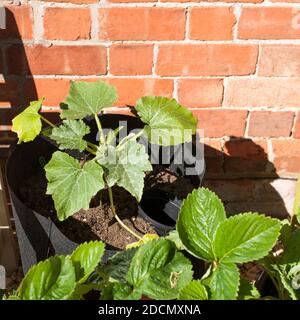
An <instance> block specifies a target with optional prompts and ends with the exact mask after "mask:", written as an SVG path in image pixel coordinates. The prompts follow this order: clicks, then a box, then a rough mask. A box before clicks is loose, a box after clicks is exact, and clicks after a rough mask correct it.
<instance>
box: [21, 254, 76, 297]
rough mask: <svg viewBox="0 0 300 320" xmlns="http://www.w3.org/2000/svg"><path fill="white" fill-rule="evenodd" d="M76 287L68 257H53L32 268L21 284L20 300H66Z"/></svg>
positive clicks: (72, 267) (73, 272)
mask: <svg viewBox="0 0 300 320" xmlns="http://www.w3.org/2000/svg"><path fill="white" fill-rule="evenodd" d="M75 285H76V275H75V269H74V266H73V264H72V261H71V260H70V258H69V257H63V256H55V257H51V258H49V259H47V260H45V261H43V262H40V263H39V264H37V265H35V266H33V267H32V268H31V269H30V270H29V271H28V273H27V274H26V276H25V278H24V279H23V281H22V282H21V284H20V286H19V289H18V296H19V297H20V299H21V300H66V299H69V298H70V297H71V295H72V294H73V291H74V289H75Z"/></svg>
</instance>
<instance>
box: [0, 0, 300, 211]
mask: <svg viewBox="0 0 300 320" xmlns="http://www.w3.org/2000/svg"><path fill="white" fill-rule="evenodd" d="M297 2H299V0H294V1H293V0H286V1H284V0H282V1H281V0H279V1H278V0H272V1H270V0H265V1H264V0H224V1H222V2H219V1H214V0H210V1H207V2H205V1H193V2H190V1H188V0H186V1H185V0H177V1H176V0H175V1H174V0H167V1H165V0H161V1H156V0H148V1H147V0H142V1H141V0H49V1H48V0H44V1H30V0H27V1H14V4H13V1H3V4H4V5H5V7H6V8H7V11H6V13H7V29H6V30H0V48H1V50H0V74H3V75H4V78H3V80H2V83H0V129H1V131H0V132H1V133H0V136H1V138H0V144H1V145H2V149H0V150H1V153H2V155H4V154H5V152H4V150H5V147H7V146H8V145H9V143H10V142H11V141H12V139H13V136H12V134H11V133H10V131H9V130H10V122H11V118H12V117H13V116H14V115H15V114H16V113H18V112H19V110H21V109H22V107H24V105H26V104H27V103H28V101H29V100H31V99H35V98H37V97H41V96H45V97H46V100H45V106H44V111H55V110H57V105H58V103H59V102H60V101H61V100H63V99H64V97H65V96H66V94H67V91H68V86H69V82H70V79H89V80H94V79H105V80H106V81H108V82H109V83H111V84H114V85H115V86H116V87H117V89H118V92H119V100H118V102H117V104H116V106H115V107H114V108H113V109H112V110H111V111H112V112H129V111H128V109H127V108H126V105H134V104H135V101H136V99H137V98H139V97H140V96H142V95H164V96H168V97H172V96H173V97H175V98H177V99H178V100H179V101H180V102H181V103H182V104H184V105H186V106H188V107H189V108H191V109H192V110H193V112H194V114H195V115H196V116H197V117H198V119H199V127H200V128H203V129H204V130H205V136H206V138H205V144H206V156H207V179H206V185H207V186H209V187H210V188H212V189H214V190H216V192H217V193H219V194H220V195H221V197H222V198H223V200H225V201H226V203H227V207H228V209H229V210H230V211H232V212H236V211H239V210H241V209H243V210H247V211H248V210H262V211H264V212H266V213H272V214H276V215H284V214H285V213H286V212H287V211H289V210H290V208H291V203H292V200H293V193H294V185H295V181H294V178H295V174H296V173H297V172H300V161H299V160H300V140H299V138H300V113H299V112H298V110H300V109H299V108H300V4H299V3H297ZM16 3H17V4H21V5H16ZM243 138H244V139H243Z"/></svg>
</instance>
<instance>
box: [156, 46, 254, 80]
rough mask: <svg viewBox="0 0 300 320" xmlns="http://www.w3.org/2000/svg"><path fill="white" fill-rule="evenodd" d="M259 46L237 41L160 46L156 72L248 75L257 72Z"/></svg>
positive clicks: (170, 74)
mask: <svg viewBox="0 0 300 320" xmlns="http://www.w3.org/2000/svg"><path fill="white" fill-rule="evenodd" d="M257 54H258V48H257V46H254V45H237V44H210V45H206V44H199V45H193V44H187V45H185V44H182V45H181V44H179V45H176V44H172V45H161V46H159V52H158V62H157V73H158V74H159V75H163V76H180V75H182V76H189V75H193V76H197V75H202V76H209V75H212V76H221V75H246V74H252V73H254V72H255V68H256V60H257Z"/></svg>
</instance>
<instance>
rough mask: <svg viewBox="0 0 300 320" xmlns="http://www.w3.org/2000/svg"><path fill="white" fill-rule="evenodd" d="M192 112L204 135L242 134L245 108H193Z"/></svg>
mask: <svg viewBox="0 0 300 320" xmlns="http://www.w3.org/2000/svg"><path fill="white" fill-rule="evenodd" d="M193 113H194V115H195V116H196V117H197V118H198V128H199V129H204V136H205V137H209V138H220V137H224V136H244V132H245V127H246V118H247V111H246V110H228V109H226V110H224V109H219V110H194V111H193Z"/></svg>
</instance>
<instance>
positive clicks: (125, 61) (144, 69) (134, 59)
mask: <svg viewBox="0 0 300 320" xmlns="http://www.w3.org/2000/svg"><path fill="white" fill-rule="evenodd" d="M152 64H153V45H139V44H138V45H123V44H116V45H113V46H112V47H111V48H110V72H111V74H113V75H145V74H151V73H152Z"/></svg>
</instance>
